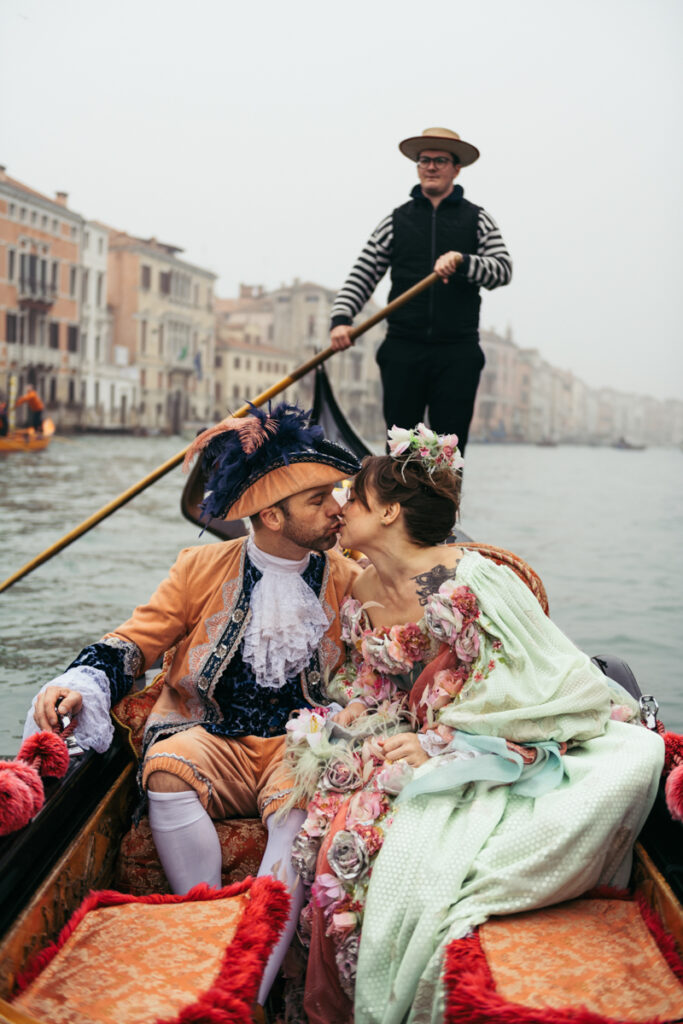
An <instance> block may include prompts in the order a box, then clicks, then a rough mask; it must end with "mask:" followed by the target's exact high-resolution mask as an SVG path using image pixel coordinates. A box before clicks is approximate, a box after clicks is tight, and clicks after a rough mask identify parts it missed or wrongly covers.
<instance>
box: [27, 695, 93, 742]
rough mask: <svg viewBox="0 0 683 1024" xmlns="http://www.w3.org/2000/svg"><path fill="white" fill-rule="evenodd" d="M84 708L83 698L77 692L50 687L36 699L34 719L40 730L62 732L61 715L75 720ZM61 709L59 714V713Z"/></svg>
mask: <svg viewBox="0 0 683 1024" xmlns="http://www.w3.org/2000/svg"><path fill="white" fill-rule="evenodd" d="M82 706H83V697H82V696H81V694H80V693H78V691H77V690H67V689H66V688H65V687H64V686H48V687H47V688H46V689H45V690H43V692H42V693H40V694H39V695H38V697H37V699H36V705H35V708H34V709H33V717H34V719H35V722H36V725H37V726H38V728H39V729H47V730H48V731H49V732H61V729H62V726H61V723H60V721H59V715H68V716H69V718H73V717H74V715H77V714H78V712H79V711H80V710H81V708H82ZM57 708H59V714H58V713H57Z"/></svg>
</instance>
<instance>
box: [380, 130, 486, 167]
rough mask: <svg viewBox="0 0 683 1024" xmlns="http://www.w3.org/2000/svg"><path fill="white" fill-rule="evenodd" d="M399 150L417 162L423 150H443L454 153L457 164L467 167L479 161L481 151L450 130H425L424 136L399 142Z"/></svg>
mask: <svg viewBox="0 0 683 1024" xmlns="http://www.w3.org/2000/svg"><path fill="white" fill-rule="evenodd" d="M398 148H399V149H400V150H401V152H402V153H403V155H404V156H407V157H408V159H409V160H415V161H416V160H417V159H418V157H419V155H420V153H421V152H422V150H423V149H443V150H445V152H446V153H452V154H453V156H454V157H455V162H456V163H458V164H460V166H461V167H467V165H468V164H473V163H474V161H475V160H478V159H479V150H478V149H477V147H476V146H472V145H470V143H469V142H463V140H462V139H461V138H460V136H459V135H458V133H457V132H452V131H450V129H448V128H425V130H424V131H423V132H422V135H413V136H411V138H409V139H404V140H403V142H399V144H398Z"/></svg>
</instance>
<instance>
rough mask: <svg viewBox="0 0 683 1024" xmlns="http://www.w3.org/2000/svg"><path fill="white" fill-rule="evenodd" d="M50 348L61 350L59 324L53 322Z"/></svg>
mask: <svg viewBox="0 0 683 1024" xmlns="http://www.w3.org/2000/svg"><path fill="white" fill-rule="evenodd" d="M48 337H49V345H50V348H59V324H58V323H56V321H54V320H52V321H51V322H50V328H49V331H48Z"/></svg>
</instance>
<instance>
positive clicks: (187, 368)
mask: <svg viewBox="0 0 683 1024" xmlns="http://www.w3.org/2000/svg"><path fill="white" fill-rule="evenodd" d="M182 251H183V250H182V249H180V248H179V247H178V246H175V245H168V244H167V243H164V242H159V241H158V240H157V239H156V238H146V239H145V238H137V237H135V236H134V235H129V234H127V233H126V232H125V231H113V230H112V231H110V234H109V259H108V301H109V306H110V310H111V313H112V317H113V342H114V346H115V347H117V346H120V347H121V348H123V349H125V350H126V351H127V353H128V359H129V361H130V363H132V364H136V365H137V367H138V369H139V375H140V376H139V400H138V406H137V419H138V423H139V425H140V427H141V428H143V429H146V430H160V431H169V430H170V431H173V432H179V431H180V430H181V429H182V428H183V427H188V426H189V427H191V426H192V425H197V426H206V424H207V423H208V422H212V419H211V417H212V413H213V406H214V395H213V366H214V336H215V335H214V329H215V328H214V310H213V287H214V281H215V279H216V275H215V274H213V273H212V272H211V271H210V270H206V269H204V268H203V267H197V266H195V265H194V264H192V263H188V262H187V261H185V260H183V259H181V257H180V253H182Z"/></svg>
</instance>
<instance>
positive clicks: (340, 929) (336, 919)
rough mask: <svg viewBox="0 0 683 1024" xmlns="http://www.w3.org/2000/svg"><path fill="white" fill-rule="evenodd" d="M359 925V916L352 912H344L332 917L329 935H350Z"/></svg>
mask: <svg viewBox="0 0 683 1024" xmlns="http://www.w3.org/2000/svg"><path fill="white" fill-rule="evenodd" d="M357 925H358V914H353V913H351V911H350V910H343V911H341V912H340V913H337V914H333V915H332V922H331V924H330V927H329V929H328V934H334V935H338V936H344V935H348V934H349V932H352V931H353V930H354V928H356V927H357Z"/></svg>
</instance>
